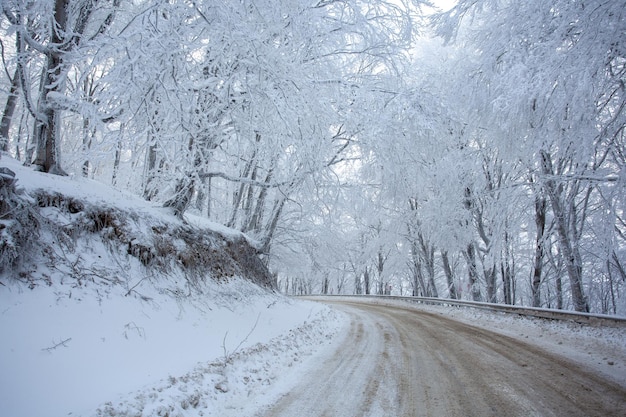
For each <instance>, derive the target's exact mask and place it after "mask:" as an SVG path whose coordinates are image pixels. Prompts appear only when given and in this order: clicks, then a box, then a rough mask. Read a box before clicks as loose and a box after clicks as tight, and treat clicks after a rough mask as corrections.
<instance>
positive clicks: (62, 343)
mask: <svg viewBox="0 0 626 417" xmlns="http://www.w3.org/2000/svg"><path fill="white" fill-rule="evenodd" d="M71 340H72V338H71V337H68V338H67V339H65V340H61V341H60V342H59V343H55V342H54V340H53V341H52V343H53V345H52V346H50V347H47V348H43V349H41V350H45V351H46V352H52V351H53V350H56V349H57V348H59V347H61V346H63V347H67V344H68V343H69V342H70V341H71Z"/></svg>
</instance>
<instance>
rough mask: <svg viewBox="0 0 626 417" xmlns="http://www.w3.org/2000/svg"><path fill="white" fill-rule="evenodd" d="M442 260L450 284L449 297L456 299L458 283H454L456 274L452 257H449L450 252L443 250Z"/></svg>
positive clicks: (447, 281)
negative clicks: (451, 261)
mask: <svg viewBox="0 0 626 417" xmlns="http://www.w3.org/2000/svg"><path fill="white" fill-rule="evenodd" d="M441 260H442V261H443V271H444V273H445V274H446V283H447V284H448V297H449V298H452V299H453V300H456V299H457V298H458V295H457V292H456V285H454V274H453V273H452V268H451V267H450V259H449V258H448V252H447V251H442V252H441Z"/></svg>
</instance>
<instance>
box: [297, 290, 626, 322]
mask: <svg viewBox="0 0 626 417" xmlns="http://www.w3.org/2000/svg"><path fill="white" fill-rule="evenodd" d="M306 297H313V298H317V297H331V298H335V297H342V298H369V299H387V300H402V301H408V302H412V303H419V304H429V305H443V306H450V307H470V308H478V309H482V310H490V311H497V312H502V313H508V314H518V315H521V316H531V317H538V318H542V319H548V320H562V321H572V322H575V323H580V324H589V325H594V326H608V327H626V317H619V316H609V315H607V314H592V313H579V312H576V311H569V310H554V309H549V308H538V307H524V306H516V305H509V304H494V303H484V302H479V301H467V300H453V299H450V298H432V297H403V296H397V295H322V294H319V295H307V296H306Z"/></svg>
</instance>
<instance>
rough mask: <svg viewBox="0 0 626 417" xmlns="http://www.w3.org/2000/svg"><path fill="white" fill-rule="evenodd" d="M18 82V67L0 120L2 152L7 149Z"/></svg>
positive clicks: (0, 146) (0, 147)
mask: <svg viewBox="0 0 626 417" xmlns="http://www.w3.org/2000/svg"><path fill="white" fill-rule="evenodd" d="M19 84H20V81H19V73H18V69H16V70H15V73H14V74H13V79H12V80H11V88H10V90H9V95H8V97H7V102H6V104H5V106H4V112H3V113H2V121H0V149H2V150H3V151H4V152H8V151H9V130H10V129H11V121H12V120H13V113H15V107H16V105H17V88H18V87H19Z"/></svg>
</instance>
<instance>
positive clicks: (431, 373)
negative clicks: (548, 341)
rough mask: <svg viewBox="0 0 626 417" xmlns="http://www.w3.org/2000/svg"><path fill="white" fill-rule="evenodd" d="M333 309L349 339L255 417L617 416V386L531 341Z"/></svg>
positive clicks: (622, 394)
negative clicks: (345, 322) (346, 325)
mask: <svg viewBox="0 0 626 417" xmlns="http://www.w3.org/2000/svg"><path fill="white" fill-rule="evenodd" d="M334 304H335V306H336V308H338V309H341V310H343V311H345V312H346V313H348V314H349V315H350V316H351V318H352V323H351V327H350V330H349V332H347V333H346V334H345V335H344V336H343V340H342V341H341V342H340V343H339V344H338V345H337V347H336V348H335V350H333V351H328V352H327V353H326V356H324V357H318V358H317V360H316V362H317V363H318V365H319V366H318V367H317V368H313V369H312V370H311V371H310V372H309V373H308V374H307V375H306V376H304V377H303V378H302V380H301V381H300V383H299V384H298V385H297V386H295V387H293V388H292V389H291V390H290V391H289V392H288V393H287V394H285V395H284V396H283V397H282V398H281V399H280V400H279V401H278V402H277V403H276V404H275V405H274V406H273V407H272V408H271V409H269V410H264V411H262V412H260V413H259V414H258V416H264V417H278V416H280V417H291V416H293V417H301V416H302V415H307V416H334V417H342V416H503V415H507V416H623V415H624V413H625V412H626V411H625V410H626V387H624V386H623V385H622V384H619V383H618V382H616V381H614V380H611V379H612V378H606V377H604V376H602V375H601V374H599V373H598V372H597V371H596V370H593V369H591V368H589V367H587V366H586V365H584V364H580V363H577V362H576V361H572V360H570V359H568V358H566V357H564V356H561V355H556V354H554V353H550V352H548V351H547V350H545V349H543V348H540V347H538V346H537V345H536V344H534V343H530V342H525V341H522V340H520V339H519V338H514V337H509V336H506V335H503V334H501V333H494V332H492V331H489V330H486V329H484V328H479V327H474V326H468V325H467V324H464V323H461V322H459V321H457V320H453V319H450V318H449V317H444V316H443V315H440V314H435V313H433V312H429V311H425V310H421V309H415V308H411V307H406V306H402V305H395V306H391V305H384V306H381V305H376V304H372V303H359V302H354V301H345V300H344V301H341V302H336V303H334ZM614 369H615V371H616V372H618V368H617V367H614ZM622 370H623V368H622V367H620V368H619V372H623V371H622ZM304 410H306V412H304Z"/></svg>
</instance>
